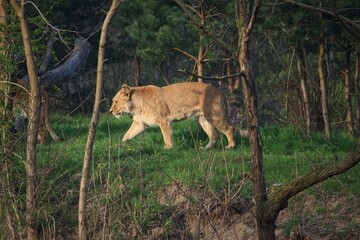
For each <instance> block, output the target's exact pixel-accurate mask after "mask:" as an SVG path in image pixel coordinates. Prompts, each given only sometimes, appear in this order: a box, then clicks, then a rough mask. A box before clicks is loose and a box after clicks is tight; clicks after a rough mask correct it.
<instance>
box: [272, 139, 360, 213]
mask: <svg viewBox="0 0 360 240" xmlns="http://www.w3.org/2000/svg"><path fill="white" fill-rule="evenodd" d="M359 162H360V148H359V144H357V145H356V146H355V148H354V151H353V152H352V153H351V154H350V155H349V156H348V157H347V158H345V159H344V160H340V161H335V162H333V163H332V164H329V163H326V164H324V165H322V166H319V167H317V168H315V169H314V170H312V171H311V172H309V173H307V174H304V175H302V176H300V177H298V178H295V179H293V180H291V181H289V182H287V183H285V184H283V185H280V186H277V187H275V189H272V191H271V193H270V194H269V196H270V197H269V200H270V199H271V200H273V201H271V200H270V201H269V204H271V203H274V202H275V203H277V204H279V206H282V205H284V203H286V201H287V200H288V199H289V198H291V197H292V196H295V195H296V194H298V193H299V192H301V191H303V190H305V189H307V188H309V187H311V186H313V185H315V184H317V183H320V182H322V181H324V180H326V179H328V178H330V177H333V176H335V175H339V174H341V173H343V172H345V171H347V170H349V169H350V168H352V167H354V166H355V165H356V164H358V163H359Z"/></svg>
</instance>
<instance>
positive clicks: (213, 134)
mask: <svg viewBox="0 0 360 240" xmlns="http://www.w3.org/2000/svg"><path fill="white" fill-rule="evenodd" d="M198 121H199V123H200V125H201V127H202V128H203V129H204V131H205V133H206V134H207V135H208V137H209V143H208V144H207V145H206V147H205V149H210V148H212V147H213V146H214V145H215V143H216V142H217V140H218V139H219V133H218V132H217V131H216V128H215V127H214V126H213V125H212V124H211V123H210V122H209V121H207V120H206V119H205V117H204V116H199V119H198Z"/></svg>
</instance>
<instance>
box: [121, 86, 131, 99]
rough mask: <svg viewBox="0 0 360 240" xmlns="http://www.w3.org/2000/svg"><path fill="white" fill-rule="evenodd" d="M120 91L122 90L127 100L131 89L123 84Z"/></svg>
mask: <svg viewBox="0 0 360 240" xmlns="http://www.w3.org/2000/svg"><path fill="white" fill-rule="evenodd" d="M121 89H122V90H123V93H124V96H125V97H126V98H127V100H129V99H130V97H131V88H130V87H129V86H128V85H126V84H125V85H123V86H122V87H121Z"/></svg>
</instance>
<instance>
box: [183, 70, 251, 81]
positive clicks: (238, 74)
mask: <svg viewBox="0 0 360 240" xmlns="http://www.w3.org/2000/svg"><path fill="white" fill-rule="evenodd" d="M178 72H182V73H187V74H190V75H191V76H193V77H197V78H202V79H205V80H214V81H221V80H225V79H227V78H233V77H238V76H242V77H246V75H245V72H244V70H241V71H240V72H238V73H234V74H230V75H225V76H221V77H207V76H198V75H196V74H194V73H192V72H190V71H189V70H187V69H178Z"/></svg>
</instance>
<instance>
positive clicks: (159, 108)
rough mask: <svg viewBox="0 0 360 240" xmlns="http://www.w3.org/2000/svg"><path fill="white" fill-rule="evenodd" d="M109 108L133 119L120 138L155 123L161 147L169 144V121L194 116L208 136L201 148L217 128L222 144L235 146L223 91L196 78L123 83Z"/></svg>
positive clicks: (212, 141)
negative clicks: (158, 83) (162, 84)
mask: <svg viewBox="0 0 360 240" xmlns="http://www.w3.org/2000/svg"><path fill="white" fill-rule="evenodd" d="M110 112H111V113H112V114H113V115H114V116H115V117H117V118H119V117H120V116H121V114H122V113H129V114H131V115H132V116H133V122H132V124H131V126H130V128H129V130H128V131H127V132H126V133H125V135H124V137H123V138H122V141H123V142H125V141H127V140H130V139H132V138H134V137H135V136H136V135H138V134H139V133H141V132H143V131H144V130H145V129H146V128H148V127H153V126H159V127H160V129H161V132H162V135H163V138H164V142H165V146H164V148H172V147H173V145H174V144H173V139H172V126H171V125H172V122H174V121H179V120H183V119H187V118H197V120H198V122H199V123H200V125H201V127H202V128H203V129H204V131H205V133H206V134H207V135H208V137H209V142H208V144H207V145H206V147H205V149H210V148H212V147H213V146H214V145H215V143H216V142H217V140H218V139H219V133H218V132H217V129H218V130H220V131H221V132H222V133H223V134H225V136H226V137H227V140H228V145H227V146H226V148H233V147H234V146H235V140H234V131H235V127H234V126H232V125H231V124H230V121H229V119H228V116H227V101H226V99H225V96H224V94H223V93H222V92H221V91H220V90H219V89H217V88H216V87H214V86H211V85H208V84H205V83H200V82H184V83H176V84H172V85H168V86H165V87H157V86H153V85H149V86H143V87H129V86H128V85H123V86H122V87H121V89H120V90H119V91H118V93H117V94H116V95H115V96H114V98H113V101H112V106H111V108H110Z"/></svg>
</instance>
